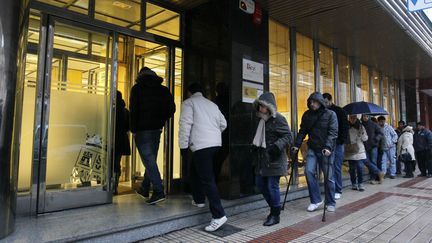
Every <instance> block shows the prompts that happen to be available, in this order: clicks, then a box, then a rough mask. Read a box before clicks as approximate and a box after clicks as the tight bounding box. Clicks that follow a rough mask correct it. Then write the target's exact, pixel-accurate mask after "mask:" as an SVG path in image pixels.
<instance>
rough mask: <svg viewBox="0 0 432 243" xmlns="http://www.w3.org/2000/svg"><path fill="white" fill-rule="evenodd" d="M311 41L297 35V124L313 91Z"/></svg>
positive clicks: (306, 108)
mask: <svg viewBox="0 0 432 243" xmlns="http://www.w3.org/2000/svg"><path fill="white" fill-rule="evenodd" d="M313 53H314V52H313V41H312V39H310V38H308V37H306V36H304V35H301V34H297V97H298V98H297V124H298V126H299V127H300V123H301V118H302V116H303V113H304V112H305V111H307V110H308V107H307V99H308V98H309V95H310V94H311V93H313V92H314V91H315V81H314V69H315V68H314V54H313Z"/></svg>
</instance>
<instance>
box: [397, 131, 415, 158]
mask: <svg viewBox="0 0 432 243" xmlns="http://www.w3.org/2000/svg"><path fill="white" fill-rule="evenodd" d="M413 144H414V130H413V128H412V127H410V126H407V127H405V128H404V129H403V130H402V135H400V137H399V140H398V143H397V156H398V157H399V156H400V155H401V154H403V153H406V152H408V153H410V154H411V158H412V159H413V160H415V152H414V146H413Z"/></svg>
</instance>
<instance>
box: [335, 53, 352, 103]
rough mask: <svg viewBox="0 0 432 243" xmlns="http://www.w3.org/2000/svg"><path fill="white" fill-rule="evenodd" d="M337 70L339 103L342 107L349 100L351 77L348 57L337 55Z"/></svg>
mask: <svg viewBox="0 0 432 243" xmlns="http://www.w3.org/2000/svg"><path fill="white" fill-rule="evenodd" d="M338 66H339V68H338V72H339V84H338V85H339V105H340V106H341V107H344V106H345V105H348V104H349V103H350V102H351V77H350V65H349V59H348V57H346V56H344V55H342V54H339V55H338Z"/></svg>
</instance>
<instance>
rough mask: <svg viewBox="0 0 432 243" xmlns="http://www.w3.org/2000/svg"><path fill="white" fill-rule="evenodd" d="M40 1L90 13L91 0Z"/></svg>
mask: <svg viewBox="0 0 432 243" xmlns="http://www.w3.org/2000/svg"><path fill="white" fill-rule="evenodd" d="M39 1H40V2H43V3H46V4H50V5H53V6H56V7H60V8H65V9H68V10H72V11H75V12H78V13H82V14H88V5H89V0H39ZM104 1H105V0H104ZM96 2H103V1H96Z"/></svg>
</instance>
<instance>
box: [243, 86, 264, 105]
mask: <svg viewBox="0 0 432 243" xmlns="http://www.w3.org/2000/svg"><path fill="white" fill-rule="evenodd" d="M263 90H264V85H262V84H256V83H251V82H248V81H243V88H242V97H243V99H242V101H243V102H245V103H253V102H254V101H255V99H257V98H258V97H260V95H262V94H263V93H264V91H263Z"/></svg>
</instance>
